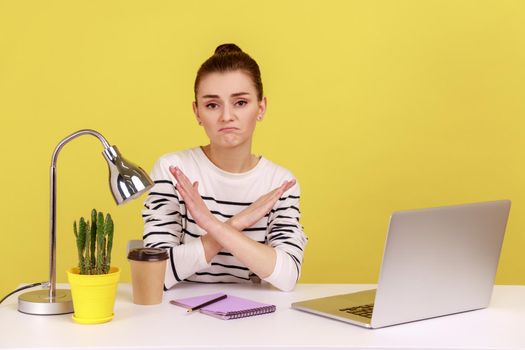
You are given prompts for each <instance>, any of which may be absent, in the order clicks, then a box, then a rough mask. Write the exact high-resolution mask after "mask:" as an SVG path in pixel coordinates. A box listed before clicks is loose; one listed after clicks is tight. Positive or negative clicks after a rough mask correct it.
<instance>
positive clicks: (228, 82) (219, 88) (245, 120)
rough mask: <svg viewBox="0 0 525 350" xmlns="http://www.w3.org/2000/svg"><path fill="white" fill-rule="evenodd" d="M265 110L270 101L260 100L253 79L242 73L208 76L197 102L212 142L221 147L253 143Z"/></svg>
mask: <svg viewBox="0 0 525 350" xmlns="http://www.w3.org/2000/svg"><path fill="white" fill-rule="evenodd" d="M265 111H266V98H263V100H262V101H258V100H257V91H256V89H255V86H254V84H253V82H252V80H251V78H250V76H249V75H247V74H246V73H243V72H242V71H233V72H225V73H210V74H208V75H206V76H204V77H203V78H202V79H201V81H200V82H199V85H198V86H197V101H196V102H193V112H194V113H195V116H196V117H197V121H198V122H199V124H201V125H202V126H203V127H204V130H205V131H206V134H207V135H208V137H209V138H210V143H211V144H213V145H215V146H219V147H221V148H233V147H238V146H241V145H245V144H246V143H247V142H249V143H250V144H251V141H252V135H253V132H254V130H255V125H256V123H257V121H258V120H262V118H263V116H264V112H265Z"/></svg>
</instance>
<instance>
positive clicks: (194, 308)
mask: <svg viewBox="0 0 525 350" xmlns="http://www.w3.org/2000/svg"><path fill="white" fill-rule="evenodd" d="M226 297H227V295H226V294H224V295H221V296H220V297H217V298H215V299H212V300H208V301H207V302H205V303H202V304H200V305H197V306H194V307H192V308H190V309H188V310H187V311H186V312H192V311H195V310H198V309H200V308H201V307H205V306H208V305H210V304H213V303H216V302H218V301H220V300H222V299H226Z"/></svg>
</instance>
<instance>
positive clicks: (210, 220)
mask: <svg viewBox="0 0 525 350" xmlns="http://www.w3.org/2000/svg"><path fill="white" fill-rule="evenodd" d="M170 172H171V173H172V174H173V176H175V178H176V180H177V185H176V189H177V191H178V192H179V193H180V195H181V196H182V198H183V199H184V202H185V203H186V208H187V209H188V211H189V212H190V213H191V215H192V217H193V219H194V220H195V222H196V223H197V225H199V226H200V227H201V228H202V229H203V230H205V231H206V232H207V233H208V234H206V235H204V236H202V238H201V241H202V244H203V247H204V252H205V257H206V261H207V262H210V261H211V259H212V258H213V257H214V256H215V255H217V253H218V252H219V251H220V250H221V249H222V248H225V249H226V250H228V251H229V252H230V253H232V254H233V255H234V256H235V257H236V258H237V259H239V260H240V261H241V262H242V263H243V264H244V265H245V266H246V267H248V268H249V269H250V270H251V271H253V272H254V273H255V274H257V275H258V276H259V277H261V278H266V277H268V276H269V275H270V274H271V273H272V272H273V270H274V268H275V262H276V252H275V249H274V248H272V247H270V246H268V245H265V244H262V243H258V242H255V241H254V240H252V239H250V238H249V237H247V236H245V235H244V234H243V233H242V232H241V231H242V230H244V229H245V228H248V227H250V226H252V225H253V224H254V223H256V222H257V221H259V220H260V219H261V218H262V217H264V216H265V215H266V214H267V213H268V212H269V211H270V210H271V209H272V207H273V206H274V205H275V203H276V202H277V201H278V200H279V198H280V197H281V196H282V195H283V194H284V193H285V192H286V191H288V190H289V189H290V188H292V187H293V186H294V185H295V180H291V181H284V182H283V184H282V185H281V186H280V187H278V188H276V189H274V190H272V191H270V192H268V193H267V194H265V195H263V196H261V197H260V198H259V199H257V200H256V201H255V202H253V203H252V204H251V205H250V206H249V207H247V208H246V209H244V210H243V211H241V212H240V213H238V214H236V215H235V216H234V217H232V218H231V219H229V220H228V221H226V222H221V221H220V220H218V219H217V218H216V217H215V216H214V215H213V214H212V213H211V212H210V210H209V209H208V207H207V206H206V204H205V203H204V201H203V200H202V198H201V196H200V194H199V192H198V187H199V183H198V182H194V183H192V182H191V181H190V180H189V179H188V178H187V177H186V175H185V174H184V173H183V172H182V171H181V170H180V169H179V168H178V167H170Z"/></svg>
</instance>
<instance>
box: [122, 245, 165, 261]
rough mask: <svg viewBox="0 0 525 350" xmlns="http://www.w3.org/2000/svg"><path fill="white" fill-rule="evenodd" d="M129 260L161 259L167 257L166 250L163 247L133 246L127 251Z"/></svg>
mask: <svg viewBox="0 0 525 350" xmlns="http://www.w3.org/2000/svg"><path fill="white" fill-rule="evenodd" d="M128 259H129V260H136V261H161V260H166V259H168V252H167V251H166V250H165V249H163V248H135V249H132V250H130V251H129V253H128Z"/></svg>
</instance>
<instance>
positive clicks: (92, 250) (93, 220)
mask: <svg viewBox="0 0 525 350" xmlns="http://www.w3.org/2000/svg"><path fill="white" fill-rule="evenodd" d="M90 232H91V238H90V242H91V245H90V246H89V249H90V251H89V256H90V257H91V262H90V266H94V265H95V263H96V262H95V259H96V255H95V246H96V242H97V211H96V210H95V209H93V210H91V231H90Z"/></svg>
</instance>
